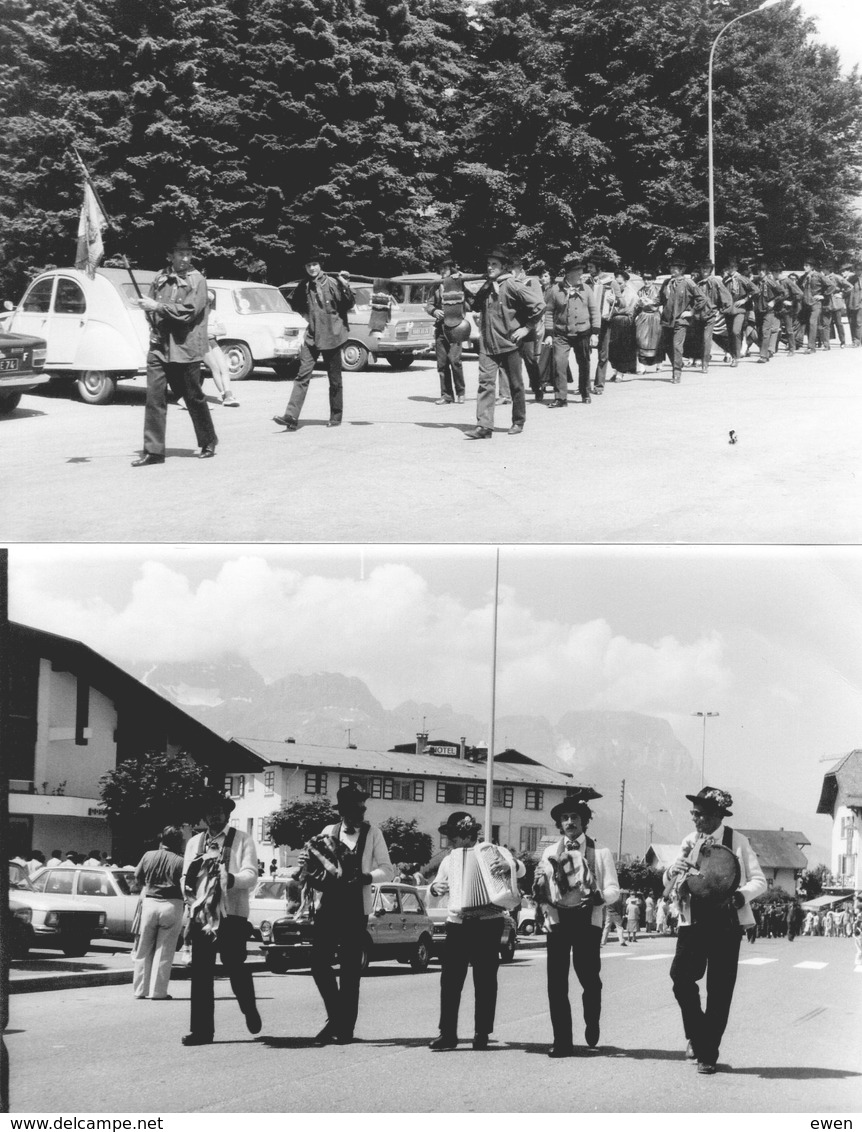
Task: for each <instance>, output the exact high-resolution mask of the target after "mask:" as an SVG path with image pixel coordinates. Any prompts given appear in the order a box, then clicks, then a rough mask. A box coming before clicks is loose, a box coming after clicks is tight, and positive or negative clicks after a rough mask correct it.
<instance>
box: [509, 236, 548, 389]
mask: <svg viewBox="0 0 862 1132" xmlns="http://www.w3.org/2000/svg"><path fill="white" fill-rule="evenodd" d="M512 277H513V278H514V279H515V280H516V281H517V282H518V283H523V284H524V286H525V287H527V288H528V290H530V291H532V292H533V293H534V294H535V296H536V298H537V299H540V300H541V301H542V302H543V303H544V295H545V290H546V288H545V287H543V286H542V283H541V280H540V279H539V275H538V273H537V272H535V273H534V274H533V275H528V274H527V269H526V268H525V267H524V259H523V257H522V256H520V255H517V254H515V255H513V256H512ZM543 341H544V335H543V334H542V324H541V323H539V325H538V327H534V328H533V330H532V331H531V332H530V333H529V334H528V335H527V337H526V338H522V339H521V343H520V347H519V348H520V352H521V360H522V361H523V363H524V367H525V369H526V370H527V378H528V380H529V382H530V392H531V393H532V394H533V398H534V399H535V400H536V401H544V399H545V387H544V385H543V383H542V380H541V374H540V372H539V358H540V356H541V353H542V343H543Z"/></svg>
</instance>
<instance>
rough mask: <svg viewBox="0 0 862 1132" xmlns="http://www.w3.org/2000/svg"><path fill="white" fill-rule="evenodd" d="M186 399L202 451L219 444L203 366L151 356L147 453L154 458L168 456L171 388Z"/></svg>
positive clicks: (148, 357) (148, 359) (147, 410)
mask: <svg viewBox="0 0 862 1132" xmlns="http://www.w3.org/2000/svg"><path fill="white" fill-rule="evenodd" d="M169 385H170V387H171V389H172V390H173V392H174V393H175V394H176V396H177V397H182V399H183V400H184V401H185V403H186V408H187V409H188V411H189V416H190V417H191V418H192V427H193V428H194V430H195V438H196V439H197V442H198V447H199V448H206V446H207V445H208V444H215V443H216V442H217V439H218V438H217V437H216V434H215V429H214V428H213V422H212V417H211V416H210V407H209V404H208V403H207V399H206V397H205V396H204V391H203V389H201V363H200V362H163V361H162V360H161V359H160V358H158V357H155V356H154V355H153V354H148V355H147V407H146V409H145V411H144V451H145V452H151V453H152V454H153V455H154V456H164V454H165V429H166V427H167V418H168V386H169Z"/></svg>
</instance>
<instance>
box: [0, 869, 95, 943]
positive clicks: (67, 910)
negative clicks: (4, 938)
mask: <svg viewBox="0 0 862 1132" xmlns="http://www.w3.org/2000/svg"><path fill="white" fill-rule="evenodd" d="M68 871H69V872H71V871H72V870H71V869H70V870H68ZM9 913H10V928H9V931H10V936H11V940H12V945H11V952H12V958H13V959H26V958H27V955H28V954H29V952H30V949H31V948H32V947H50V948H57V949H59V950H60V951H62V952H63V954H64V955H65V956H66V957H67V958H73V957H78V956H80V955H86V954H87V952H88V951H89V949H90V941H91V940H93V939H96V938H97V937H100V936H103V935H104V934H105V922H106V918H107V917H106V914H105V912H104V911H103V910H102V909H101V908H96V907H92V906H82V904H81V902H80V901H77V900H75V899H73V898H72V897H71V896H62V895H56V894H54V893H53V892H45V891H44V890H43V891H41V892H40V891H37V889H36V888H35V887H34V886H33V885H32V884H31V883H30V880H29V878H28V876H27V869H26V867H25V866H24V865H19V864H17V863H16V862H15V861H10V862H9Z"/></svg>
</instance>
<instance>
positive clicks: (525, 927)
mask: <svg viewBox="0 0 862 1132" xmlns="http://www.w3.org/2000/svg"><path fill="white" fill-rule="evenodd" d="M535 930H536V925H535V924H534V923H533V921H532V920H527V922H526V923H525V924H521V926H520V928H519V929H518V931H522V932H523V933H524V935H533V933H534V932H535Z"/></svg>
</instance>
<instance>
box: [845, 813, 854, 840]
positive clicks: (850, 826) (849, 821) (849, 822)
mask: <svg viewBox="0 0 862 1132" xmlns="http://www.w3.org/2000/svg"><path fill="white" fill-rule="evenodd" d="M855 828H856V818H855V815H853V814H850V815H849V817H843V818H842V819H841V836H842V837H846V836H847V834H848V833H852V832H853V830H854V829H855Z"/></svg>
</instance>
